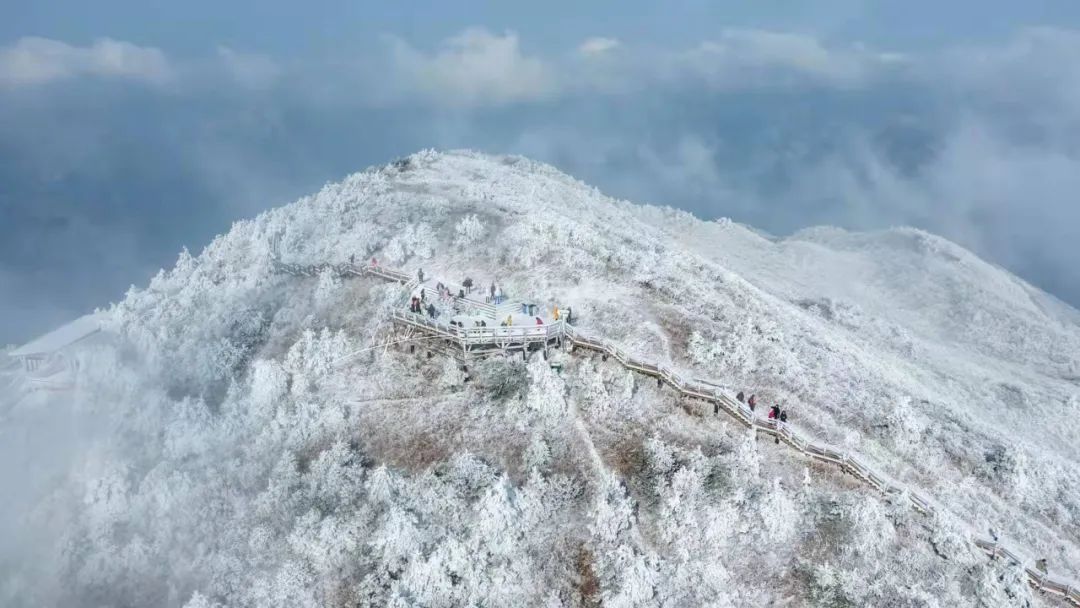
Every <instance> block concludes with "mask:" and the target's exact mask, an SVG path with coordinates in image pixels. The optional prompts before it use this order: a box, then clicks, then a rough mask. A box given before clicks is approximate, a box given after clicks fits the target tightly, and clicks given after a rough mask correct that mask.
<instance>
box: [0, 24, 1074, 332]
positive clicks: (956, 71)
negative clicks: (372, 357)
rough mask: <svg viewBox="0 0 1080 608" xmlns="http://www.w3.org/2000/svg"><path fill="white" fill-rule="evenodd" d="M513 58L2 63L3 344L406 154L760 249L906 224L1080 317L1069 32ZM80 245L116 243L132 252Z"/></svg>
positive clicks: (476, 49)
mask: <svg viewBox="0 0 1080 608" xmlns="http://www.w3.org/2000/svg"><path fill="white" fill-rule="evenodd" d="M528 42H529V41H528V40H523V39H521V38H520V37H519V35H518V34H516V33H514V32H512V31H506V32H502V33H495V32H492V31H489V30H486V29H483V28H469V29H466V30H464V31H462V32H460V33H458V34H456V35H454V36H451V37H449V38H447V39H446V40H443V41H441V42H438V43H436V44H433V45H419V44H416V43H415V42H410V41H407V40H406V39H404V38H402V37H399V36H385V37H383V38H382V39H380V40H377V41H372V42H371V44H370V46H369V47H367V48H366V49H365V51H364V52H363V53H358V54H355V55H346V56H338V57H321V58H319V57H316V58H307V59H303V60H301V59H295V58H293V59H289V60H282V59H278V58H275V57H272V56H269V55H265V54H260V53H256V52H250V51H245V50H242V49H236V48H232V47H229V46H225V45H222V46H219V47H217V48H214V49H207V51H206V53H205V55H203V56H196V57H190V56H183V55H179V54H173V53H169V52H167V51H164V50H160V49H157V48H153V47H144V46H137V45H134V44H131V43H127V42H121V41H117V40H111V39H105V38H103V39H101V40H99V41H97V42H94V43H92V44H90V45H86V46H77V45H71V44H67V43H65V42H61V41H55V40H46V39H40V38H22V39H19V40H15V41H13V42H10V43H8V44H6V45H0V154H3V155H5V156H9V157H11V158H17V162H15V163H11V164H10V166H8V167H7V175H0V178H3V181H4V183H6V184H8V188H7V192H0V213H2V214H3V217H4V218H5V220H7V221H5V222H3V223H2V225H3V226H4V228H0V232H3V234H0V238H2V239H4V242H5V243H6V244H5V245H3V246H0V276H5V275H6V276H8V277H13V280H15V278H18V279H19V283H18V284H20V285H24V286H29V285H31V284H33V283H34V282H35V281H33V280H29V279H28V277H42V276H45V277H50V278H49V280H47V281H38V284H41V285H47V286H48V287H47V288H46V287H42V288H41V293H39V294H27V293H25V291H21V292H20V293H18V294H15V293H13V292H11V291H10V290H5V292H7V295H4V296H2V297H0V300H3V299H9V300H11V301H8V302H4V301H0V309H5V310H16V309H17V310H27V309H32V308H35V307H34V306H28V305H27V304H26V302H25V301H24V300H25V299H29V300H31V301H33V299H34V298H35V297H36V298H38V300H39V301H40V302H41V304H42V306H41V307H40V308H41V309H42V310H43V311H48V312H47V314H46V313H44V312H43V313H42V316H41V318H38V319H36V320H32V321H28V320H27V317H22V319H21V320H20V322H18V323H16V324H11V323H9V324H8V325H7V326H0V342H5V341H8V340H16V339H22V338H24V337H26V335H28V334H29V333H33V331H37V330H40V329H44V328H45V327H47V325H48V324H49V323H52V322H55V321H56V320H58V319H57V317H59V316H60V315H62V314H65V312H69V313H71V314H74V313H77V312H81V311H82V310H85V309H86V308H87V307H89V306H92V305H96V304H102V303H104V301H107V300H109V299H115V298H116V297H119V296H120V295H121V293H120V292H121V291H122V289H123V287H124V286H126V284H127V283H131V282H141V281H143V280H145V278H146V273H147V272H149V270H147V269H148V268H154V267H157V266H160V265H168V264H170V263H171V261H172V259H174V257H175V253H176V251H178V250H179V247H180V246H181V245H184V244H186V245H188V246H190V247H192V248H193V249H197V248H198V247H199V246H201V244H203V243H205V242H206V240H207V239H208V238H209V237H210V236H212V235H213V234H216V233H218V232H221V231H223V230H226V229H227V228H228V222H229V221H231V220H232V219H239V218H240V217H245V216H248V215H251V214H252V213H254V212H256V211H258V210H259V209H261V208H265V207H268V206H273V205H278V204H281V203H284V202H286V201H287V200H289V199H290V198H292V197H294V196H297V195H300V194H302V193H304V192H307V191H310V190H313V189H315V188H317V187H318V186H319V185H320V184H321V183H323V182H325V181H326V180H329V179H337V178H340V177H342V176H343V174H345V173H347V172H349V171H353V170H358V169H360V168H362V167H363V166H365V165H367V164H373V163H380V162H385V161H388V160H389V159H391V158H393V157H395V156H399V155H402V154H406V153H409V152H412V151H415V150H416V149H419V148H422V147H443V148H452V147H470V148H476V149H480V150H484V151H488V152H493V153H522V154H526V155H529V156H532V157H535V158H537V159H538V160H542V161H547V162H552V163H553V164H555V165H556V166H558V167H560V168H561V169H563V170H565V171H567V172H569V173H571V174H574V175H575V176H577V177H579V178H581V179H583V180H585V181H587V182H590V183H593V184H595V185H597V186H598V187H600V188H601V189H604V190H606V191H608V192H609V193H611V194H613V195H616V196H621V197H625V198H628V199H631V200H635V201H640V202H650V203H655V204H670V205H672V206H677V207H681V208H685V209H688V210H690V211H693V212H694V213H696V214H698V215H700V216H702V217H706V218H712V217H717V216H729V217H732V218H734V219H736V220H738V221H743V222H746V223H750V224H753V225H755V226H757V227H759V228H762V229H765V230H768V231H771V232H775V233H787V232H791V231H793V230H797V229H799V228H801V227H805V226H808V225H812V224H818V223H830V224H836V225H841V226H845V227H849V228H854V229H868V228H878V227H885V226H890V225H897V224H913V225H916V226H919V227H922V228H925V229H928V230H931V231H934V232H938V233H940V234H943V235H944V236H946V237H948V238H950V239H953V240H956V241H957V242H959V243H960V244H962V245H965V246H967V247H969V248H972V249H973V250H975V251H976V252H977V253H979V254H980V255H983V256H984V257H987V258H988V259H991V260H992V261H996V262H998V263H1001V264H1003V265H1005V266H1007V267H1008V268H1010V269H1013V270H1014V271H1016V272H1018V273H1019V274H1020V275H1021V276H1023V277H1025V278H1027V279H1028V280H1030V281H1032V282H1034V283H1036V284H1037V285H1040V286H1043V287H1044V288H1046V289H1048V290H1050V291H1051V292H1052V293H1055V294H1056V295H1058V296H1059V297H1062V298H1063V299H1066V300H1067V301H1070V302H1071V303H1073V304H1074V305H1077V304H1080V276H1078V274H1080V273H1077V272H1076V271H1075V270H1073V268H1072V264H1071V260H1072V259H1076V258H1077V257H1080V234H1078V231H1080V211H1078V209H1080V206H1078V205H1076V204H1075V203H1074V202H1073V200H1072V193H1073V192H1075V191H1076V189H1077V186H1078V185H1080V184H1078V182H1080V178H1077V177H1076V176H1078V175H1080V151H1078V150H1077V149H1076V148H1075V145H1074V144H1073V143H1072V142H1074V141H1075V136H1076V134H1077V131H1078V128H1080V68H1078V67H1077V66H1080V32H1076V31H1071V30H1065V29H1050V28H1034V29H1024V30H1020V31H1017V32H1016V33H1015V34H1014V35H1013V36H1012V37H1011V38H1010V39H1008V40H1006V41H1004V42H1002V43H1001V44H998V45H990V46H986V45H983V46H971V45H968V46H957V47H952V48H946V49H942V50H937V51H926V52H922V53H914V52H910V51H908V52H905V53H895V52H891V51H889V50H881V49H874V48H871V47H869V46H867V45H864V44H858V43H854V42H843V41H834V40H826V39H821V38H818V37H815V36H811V35H808V34H803V33H791V32H779V31H766V30H754V29H735V28H732V29H727V30H722V31H719V32H717V33H716V34H715V35H714V36H711V37H710V38H709V39H708V40H703V41H701V42H700V43H698V44H694V45H689V46H685V47H681V48H656V47H654V46H651V45H649V44H646V43H635V42H634V41H633V40H627V39H626V38H625V37H621V38H618V39H616V38H615V37H611V36H602V35H597V36H593V37H588V38H585V39H583V40H581V41H580V43H578V44H576V45H573V46H569V47H567V48H566V49H564V50H563V51H562V52H551V51H548V52H540V51H538V50H536V49H533V48H532V47H530V45H529V44H528ZM146 85H150V86H146ZM27 218H30V219H27ZM169 218H175V220H170V219H169ZM16 224H18V225H16ZM75 226H93V227H94V231H92V232H93V233H94V234H105V233H108V232H109V231H110V230H114V231H116V232H117V233H118V234H124V235H132V236H131V237H130V238H125V240H124V242H125V243H126V244H125V247H126V248H129V249H130V251H128V252H126V253H125V254H124V255H123V256H114V255H111V254H110V253H109V252H108V251H107V250H108V247H109V244H108V242H107V241H106V242H97V241H94V240H92V239H91V238H90V237H89V235H90V234H91V232H88V231H86V230H75V229H74V228H73V227H75ZM43 241H47V242H49V243H51V244H53V245H54V246H63V245H64V244H66V245H67V247H66V248H67V249H70V250H72V251H73V252H74V251H78V252H80V253H79V254H74V253H73V254H71V255H70V256H68V257H64V255H61V254H57V255H56V257H55V259H50V260H46V261H44V262H43V261H42V260H38V259H35V258H34V257H33V256H32V255H31V254H30V253H28V251H29V249H28V248H32V246H33V245H34V243H36V242H43ZM95 256H96V257H97V259H101V258H104V257H107V258H108V259H111V260H113V265H111V266H110V268H108V273H106V274H108V275H109V276H110V277H111V278H110V279H108V280H107V281H104V283H106V284H104V285H102V287H101V290H100V291H98V292H95V291H94V289H93V288H92V287H90V286H83V287H81V288H80V291H79V293H77V294H71V293H65V292H64V284H65V281H64V280H63V275H64V273H66V272H78V273H80V274H85V273H90V272H95V271H99V270H100V268H95V265H94V264H93V263H90V262H88V261H87V260H93V259H95ZM129 257H130V258H131V259H132V261H131V262H130V264H129V265H125V263H124V262H123V261H122V259H126V258H129ZM128 276H129V277H130V278H129V279H127V280H126V281H125V280H123V279H122V278H121V277H128ZM25 289H27V290H29V289H30V287H25ZM15 299H21V300H19V302H15V301H14V300H15ZM58 302H59V304H58ZM16 304H17V305H16ZM28 326H33V330H28V329H27V327H28Z"/></svg>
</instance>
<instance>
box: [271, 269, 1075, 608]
mask: <svg viewBox="0 0 1080 608" xmlns="http://www.w3.org/2000/svg"><path fill="white" fill-rule="evenodd" d="M275 264H276V266H277V268H278V269H279V270H280V271H281V272H284V273H287V274H292V275H296V276H306V277H313V276H318V275H319V274H320V273H322V272H325V271H326V270H327V269H332V270H333V271H334V272H335V273H337V274H338V275H339V276H343V277H350V276H355V277H361V276H371V277H376V278H379V279H383V280H387V281H393V282H396V283H400V284H402V285H404V286H405V290H404V294H403V297H402V299H401V306H400V307H399V308H398V309H395V310H394V311H393V313H392V315H391V318H392V320H393V322H394V324H395V325H396V326H397V327H398V328H399V329H400V330H401V331H402V332H404V333H405V337H404V340H405V341H409V340H410V339H411V338H414V337H415V339H417V340H424V341H425V346H424V348H426V349H428V350H429V352H439V353H440V354H444V355H447V356H452V357H454V358H456V359H458V360H459V361H462V362H463V363H468V362H469V361H470V360H473V359H476V358H479V357H484V356H490V355H493V354H509V353H517V352H521V353H527V352H528V351H529V350H530V349H543V350H545V351H546V350H547V349H550V348H555V347H562V346H564V345H566V346H569V347H570V350H571V352H575V353H581V352H592V353H597V354H599V355H600V356H601V357H602V358H603V359H604V360H605V361H606V360H607V359H608V357H611V358H613V359H615V361H617V362H618V363H619V364H620V365H622V366H623V367H625V368H626V369H629V370H631V371H634V372H637V373H639V374H642V375H644V376H648V377H650V378H655V379H656V380H657V382H658V384H659V385H661V386H663V385H667V386H669V387H671V388H672V389H674V390H675V391H676V392H678V393H679V394H681V395H683V396H686V397H688V398H691V399H696V400H700V401H704V402H706V403H711V404H713V405H714V406H715V407H716V408H718V409H720V410H723V411H724V412H726V413H727V414H729V415H730V416H731V417H732V418H734V419H735V420H737V421H738V422H740V423H741V424H743V425H744V426H747V427H750V428H753V429H754V431H755V432H757V433H763V434H765V435H769V436H775V437H777V438H778V439H780V440H781V441H783V442H784V443H785V444H786V445H788V446H789V447H791V448H792V449H794V450H796V451H798V452H800V453H801V454H803V455H804V456H806V457H808V458H810V459H812V460H817V461H820V462H825V463H828V464H831V465H835V466H837V467H839V468H840V470H842V471H844V472H846V473H850V474H851V475H853V476H855V477H856V478H858V479H860V480H862V481H864V482H866V483H867V484H869V485H870V486H871V487H873V488H874V489H875V490H877V491H879V492H881V493H883V494H887V495H891V496H896V497H899V498H901V499H902V500H905V501H907V502H908V503H910V504H911V506H912V507H914V508H915V509H916V510H917V511H919V512H920V513H924V514H926V515H933V514H934V513H935V512H937V511H938V507H936V506H935V505H933V504H932V503H931V501H930V500H929V499H928V498H927V497H925V496H923V495H922V494H920V493H919V492H917V491H915V490H913V489H911V488H908V487H906V486H904V485H902V484H900V483H899V482H896V481H894V480H892V479H890V478H889V477H887V476H886V475H883V474H881V473H879V472H877V471H874V470H873V469H872V468H870V467H869V466H868V465H867V464H866V463H865V461H864V460H863V459H862V458H860V457H859V456H858V455H856V454H852V453H850V452H846V451H844V450H841V449H839V448H837V447H834V446H831V445H828V444H826V443H822V442H819V441H815V440H814V439H813V438H811V437H808V436H806V435H804V434H803V433H800V432H799V431H797V430H796V429H794V428H793V427H792V426H791V425H789V424H787V423H784V422H779V421H777V420H773V419H769V418H765V417H762V416H759V415H757V413H756V412H754V411H752V410H750V408H749V407H748V406H747V405H746V404H744V403H740V402H739V401H736V400H735V399H732V398H731V397H729V396H727V395H725V394H723V393H722V392H721V391H719V390H718V389H717V387H716V386H715V385H713V384H712V383H709V382H706V381H702V380H696V379H689V378H685V377H683V376H682V375H680V374H679V373H678V372H676V371H675V370H673V369H671V368H670V367H667V366H664V365H661V364H658V363H655V362H650V361H646V360H643V359H641V358H638V357H636V356H634V355H631V354H630V353H628V352H626V351H625V350H623V349H622V348H620V347H619V346H618V345H617V344H615V343H613V342H610V341H607V340H605V339H603V338H601V337H599V336H591V335H589V334H588V333H586V332H584V331H581V330H579V329H577V328H575V327H573V326H570V325H567V324H565V323H564V322H562V321H559V322H556V323H552V324H546V325H539V326H532V325H514V326H509V327H503V326H499V327H486V328H485V327H479V328H461V327H456V326H450V325H448V324H445V323H439V322H437V321H436V320H433V319H430V318H428V317H426V316H425V315H423V314H421V313H413V312H409V311H408V310H407V304H408V300H409V298H410V296H411V294H412V292H413V289H414V288H415V287H416V286H417V285H418V284H419V283H418V281H417V280H416V279H414V278H412V275H410V274H408V273H406V272H403V271H400V270H394V269H388V268H384V267H380V266H357V265H352V264H337V265H331V264H319V265H312V266H302V265H296V264H285V263H282V262H278V261H275ZM474 302H475V301H474ZM485 304H486V303H485ZM495 314H497V313H494V314H492V315H491V317H492V319H494V318H495ZM971 536H972V542H974V544H975V546H976V547H978V548H979V549H980V550H982V551H983V552H985V553H986V554H987V555H989V556H991V557H1000V558H1003V559H1005V560H1008V561H1010V562H1013V563H1015V564H1018V565H1020V566H1022V567H1023V568H1024V572H1025V573H1026V575H1027V580H1028V583H1029V584H1030V585H1031V586H1032V587H1034V588H1035V589H1037V590H1039V591H1042V592H1045V593H1050V594H1052V595H1055V596H1058V597H1061V598H1062V599H1065V600H1066V601H1068V602H1070V603H1072V604H1074V605H1076V606H1080V585H1077V584H1076V583H1074V582H1069V581H1067V580H1065V579H1062V578H1060V577H1056V576H1053V575H1050V574H1046V573H1043V572H1042V571H1040V570H1039V569H1038V568H1036V567H1035V564H1034V562H1033V561H1032V560H1031V559H1029V558H1027V557H1024V556H1023V555H1022V554H1020V553H1018V552H1016V551H1014V550H1012V549H1010V548H1009V547H1007V546H1005V545H1004V544H1002V543H1000V542H998V541H997V540H995V539H991V538H985V537H982V536H980V535H978V534H976V533H974V532H972V533H971Z"/></svg>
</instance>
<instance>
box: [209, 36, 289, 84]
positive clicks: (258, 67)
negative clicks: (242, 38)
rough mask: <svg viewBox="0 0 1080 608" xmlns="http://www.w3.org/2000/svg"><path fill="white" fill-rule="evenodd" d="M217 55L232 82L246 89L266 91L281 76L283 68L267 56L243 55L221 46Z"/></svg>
mask: <svg viewBox="0 0 1080 608" xmlns="http://www.w3.org/2000/svg"><path fill="white" fill-rule="evenodd" d="M217 54H218V59H219V60H220V61H221V64H222V66H223V67H224V68H225V70H226V72H228V74H229V76H230V77H231V78H232V80H233V81H234V82H236V83H237V84H239V85H240V86H242V87H244V88H248V89H265V88H267V87H269V86H271V85H273V84H274V83H275V82H277V80H278V78H279V77H280V76H281V68H280V67H278V65H277V63H276V62H275V61H274V60H273V59H271V58H269V57H267V56H265V55H257V54H253V53H241V52H239V51H236V50H233V49H231V48H229V47H226V46H219V47H218V49H217Z"/></svg>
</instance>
